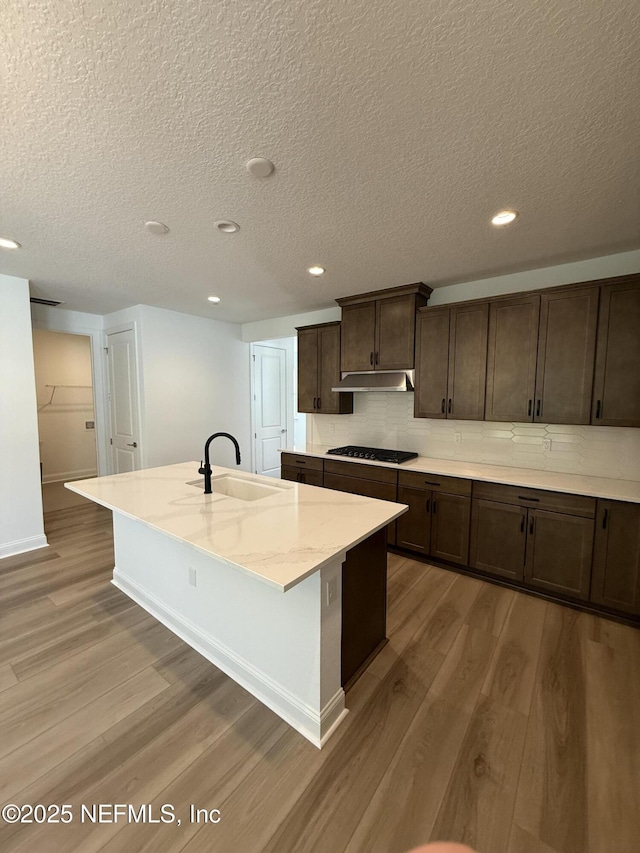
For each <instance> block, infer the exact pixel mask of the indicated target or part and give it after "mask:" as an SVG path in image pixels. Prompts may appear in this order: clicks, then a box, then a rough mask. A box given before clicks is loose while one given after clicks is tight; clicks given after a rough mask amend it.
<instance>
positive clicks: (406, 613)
mask: <svg viewBox="0 0 640 853" xmlns="http://www.w3.org/2000/svg"><path fill="white" fill-rule="evenodd" d="M46 527H47V534H48V536H49V541H50V543H51V547H50V548H48V549H43V550H42V551H38V552H32V553H30V554H26V555H22V556H18V557H12V558H8V559H6V560H3V561H2V562H1V563H0V608H1V609H0V653H1V658H0V787H1V788H2V792H1V796H0V801H1V802H2V803H17V804H19V805H21V804H23V803H42V804H45V805H46V804H50V803H57V804H63V803H68V804H71V806H72V809H73V813H74V822H73V823H72V824H70V825H68V826H63V825H35V824H32V825H30V826H25V827H21V828H18V827H17V826H15V825H7V824H2V823H1V822H0V849H1V850H2V851H5V853H6V852H8V851H17V850H20V851H28V853H39V851H47V853H48V852H49V851H80V853H85V851H110V852H111V851H118V853H120V852H121V853H125V851H126V853H138V851H150V853H151V851H152V853H160V851H185V853H196V851H202V853H205V851H206V853H210V851H215V853H253V852H254V851H255V853H262V851H273V853H289V851H291V853H307V851H309V853H325V852H326V853H341V852H342V851H348V853H365V851H366V853H370V851H374V853H376V851H379V853H403V851H406V850H408V849H409V848H410V847H411V846H412V845H414V844H417V843H421V842H426V841H428V840H430V839H436V838H441V839H442V838H447V839H452V840H457V841H464V842H466V843H468V844H470V845H471V846H474V847H476V848H477V849H478V850H479V851H481V853H585V851H586V853H613V851H615V853H632V851H633V853H635V852H636V851H637V850H638V849H639V846H638V845H639V844H640V842H639V839H640V808H639V803H640V749H639V738H640V631H637V630H636V629H633V628H627V627H624V626H621V625H618V624H616V623H614V622H609V621H607V620H603V619H599V618H596V617H593V616H589V615H585V614H580V613H577V612H575V611H573V610H570V609H568V608H563V607H560V606H557V605H555V604H550V603H546V602H544V601H541V600H539V599H536V598H532V597H529V596H525V595H522V594H519V593H516V592H513V591H510V590H505V589H502V588H500V587H497V586H493V585H490V584H487V583H483V582H481V581H478V580H474V579H471V578H468V577H463V576H461V575H456V574H453V573H450V572H446V571H443V570H441V569H437V568H434V567H429V566H425V565H424V564H422V563H418V562H414V561H412V560H408V559H402V558H399V557H397V556H391V557H390V560H389V617H388V629H389V637H390V642H389V644H388V645H387V647H386V648H385V650H384V651H383V652H382V653H381V654H380V655H379V656H378V658H377V659H376V660H375V661H374V662H373V664H372V665H371V666H370V668H369V670H368V671H367V672H366V673H365V675H364V676H363V677H362V678H361V679H360V681H359V682H358V683H357V684H356V686H355V687H354V688H353V690H352V691H351V692H350V693H349V695H348V705H349V708H350V713H349V714H348V716H347V719H346V720H345V722H344V724H343V725H342V726H341V727H340V729H339V730H338V732H337V733H336V734H335V736H334V737H333V738H332V739H331V740H330V742H329V743H328V745H327V747H326V748H325V749H323V750H322V751H318V750H316V749H315V748H314V747H313V746H312V745H311V744H309V743H308V742H307V741H306V740H305V739H304V738H303V737H302V736H301V735H299V734H297V733H296V732H295V731H294V730H293V729H291V728H289V727H288V726H287V725H286V724H285V723H283V722H282V721H281V720H280V719H279V718H278V717H277V716H276V715H275V714H273V713H272V712H271V711H269V710H268V709H267V708H265V707H264V706H262V705H261V704H260V703H259V702H257V701H256V700H255V699H253V697H252V696H250V695H249V694H248V693H247V692H246V691H245V690H243V689H242V688H241V687H239V686H238V685H236V684H235V683H234V682H232V681H231V680H230V679H229V678H227V677H226V676H225V675H223V674H222V673H220V672H219V671H218V670H217V669H216V668H215V667H214V666H212V665H211V664H209V663H207V662H206V661H205V660H204V659H203V658H201V657H200V656H199V655H198V654H197V653H196V652H194V651H192V650H191V649H189V648H188V647H187V646H185V645H184V644H183V643H182V642H181V641H180V640H178V639H177V638H176V637H174V636H173V635H172V634H171V633H170V632H169V631H168V630H166V629H165V628H164V627H162V626H161V625H160V624H158V623H157V622H155V621H154V620H153V619H152V618H151V617H149V616H147V615H146V614H145V612H144V611H142V610H141V609H140V608H139V607H137V606H136V605H135V604H133V603H132V602H130V601H129V599H127V598H126V596H124V595H123V594H122V593H120V592H119V591H118V590H116V589H115V588H114V587H113V586H111V585H110V583H109V580H110V574H111V570H112V568H113V550H112V537H111V517H110V513H108V512H106V511H105V510H102V509H101V508H99V507H97V506H94V505H90V506H88V507H80V508H71V509H65V510H60V511H58V512H55V513H51V514H49V515H48V516H47V525H46ZM81 803H84V804H87V805H91V804H98V803H106V804H112V803H131V804H133V805H134V806H135V807H136V809H137V808H138V807H139V806H140V805H141V804H145V803H149V804H152V807H153V812H152V816H153V818H154V819H156V820H157V819H158V818H159V816H160V807H161V806H162V804H172V805H173V806H174V808H175V814H176V816H177V817H180V819H181V825H180V826H177V825H175V824H173V825H166V824H162V823H155V824H151V823H146V824H137V825H136V824H133V823H130V824H125V823H123V822H122V819H120V820H119V821H118V822H117V823H113V822H112V823H102V824H100V825H92V824H91V823H88V822H85V823H81V821H80V804H81ZM190 804H194V805H195V806H196V807H197V808H201V809H207V810H211V809H219V810H220V815H221V819H220V822H219V823H218V824H211V823H210V824H206V825H205V824H202V823H200V824H198V823H191V822H190V821H189V806H190ZM214 816H215V815H214Z"/></svg>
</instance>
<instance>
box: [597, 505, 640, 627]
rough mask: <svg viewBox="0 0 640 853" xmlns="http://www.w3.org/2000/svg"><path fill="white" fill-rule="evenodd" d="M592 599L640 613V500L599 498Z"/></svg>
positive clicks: (618, 608)
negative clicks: (621, 500) (637, 501)
mask: <svg viewBox="0 0 640 853" xmlns="http://www.w3.org/2000/svg"><path fill="white" fill-rule="evenodd" d="M591 601H593V602H594V603H595V604H602V605H604V606H605V607H611V608H613V609H615V610H623V611H625V612H626V613H635V614H636V615H640V504H629V503H622V502H620V501H602V500H601V501H598V514H597V517H596V532H595V541H594V546H593V576H592V579H591Z"/></svg>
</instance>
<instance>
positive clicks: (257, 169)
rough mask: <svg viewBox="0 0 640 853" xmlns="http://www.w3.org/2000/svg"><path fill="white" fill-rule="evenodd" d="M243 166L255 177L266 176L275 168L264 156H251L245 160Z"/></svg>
mask: <svg viewBox="0 0 640 853" xmlns="http://www.w3.org/2000/svg"><path fill="white" fill-rule="evenodd" d="M245 166H246V167H247V172H249V173H250V174H252V175H253V176H254V177H256V178H268V177H269V175H271V174H272V173H273V170H274V168H275V167H274V165H273V163H272V162H271V160H267V159H266V158H265V157H252V158H251V160H247V162H246V163H245Z"/></svg>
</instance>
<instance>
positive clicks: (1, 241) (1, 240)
mask: <svg viewBox="0 0 640 853" xmlns="http://www.w3.org/2000/svg"><path fill="white" fill-rule="evenodd" d="M0 248H2V249H19V248H20V243H16V241H15V240H10V239H9V237H0Z"/></svg>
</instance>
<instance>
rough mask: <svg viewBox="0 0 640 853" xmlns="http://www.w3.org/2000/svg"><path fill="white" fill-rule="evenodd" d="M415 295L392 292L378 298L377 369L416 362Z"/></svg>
mask: <svg viewBox="0 0 640 853" xmlns="http://www.w3.org/2000/svg"><path fill="white" fill-rule="evenodd" d="M415 305H416V301H415V297H414V296H413V294H411V295H410V296H392V297H389V299H378V300H377V302H376V346H375V354H374V365H375V368H376V370H412V369H413V367H414V364H415V352H414V350H415V332H416V311H415Z"/></svg>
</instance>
